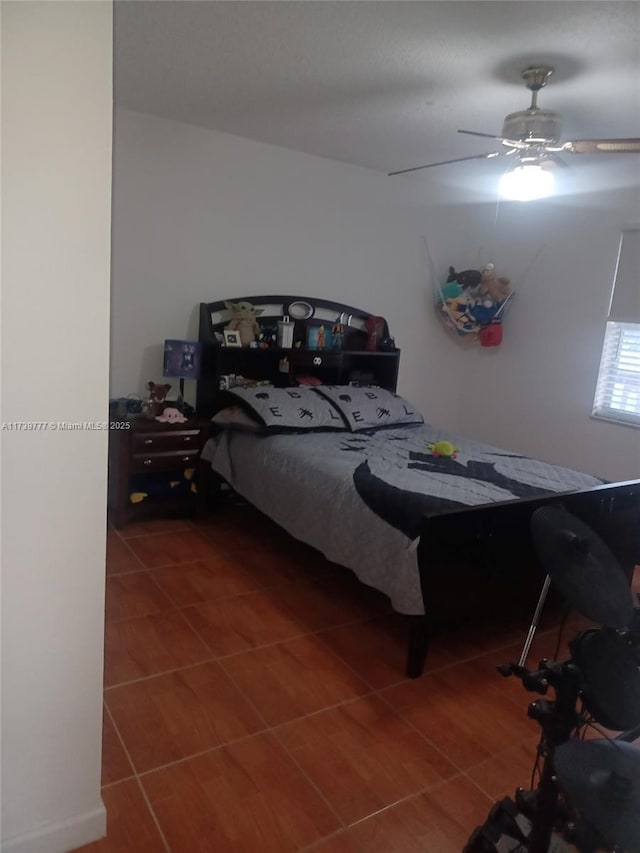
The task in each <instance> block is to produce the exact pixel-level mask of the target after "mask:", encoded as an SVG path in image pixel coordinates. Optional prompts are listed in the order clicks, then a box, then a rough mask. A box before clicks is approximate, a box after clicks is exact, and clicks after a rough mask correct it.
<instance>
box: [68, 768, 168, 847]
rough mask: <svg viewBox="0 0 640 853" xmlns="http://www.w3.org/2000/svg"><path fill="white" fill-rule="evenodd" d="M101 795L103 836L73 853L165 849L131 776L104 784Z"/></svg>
mask: <svg viewBox="0 0 640 853" xmlns="http://www.w3.org/2000/svg"><path fill="white" fill-rule="evenodd" d="M102 799H103V802H104V805H105V808H106V810H107V836H106V838H103V839H101V840H100V841H94V842H93V844H87V845H85V846H84V847H80V848H78V849H77V850H76V851H75V853H166V847H165V845H164V842H163V841H162V838H161V836H160V833H159V832H158V827H157V826H156V824H155V822H154V820H153V817H152V816H151V814H150V812H149V808H148V806H147V804H146V802H145V799H144V796H143V795H142V791H141V790H140V787H139V785H138V783H137V781H136V780H135V779H128V780H126V781H124V782H118V783H117V784H115V785H111V786H109V787H108V788H104V789H103V791H102Z"/></svg>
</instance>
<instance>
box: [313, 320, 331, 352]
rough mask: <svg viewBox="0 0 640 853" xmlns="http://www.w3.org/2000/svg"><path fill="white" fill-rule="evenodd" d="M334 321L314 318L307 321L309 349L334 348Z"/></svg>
mask: <svg viewBox="0 0 640 853" xmlns="http://www.w3.org/2000/svg"><path fill="white" fill-rule="evenodd" d="M332 326H333V323H331V321H330V320H325V321H322V320H312V321H308V322H307V349H310V350H323V351H324V350H330V349H332V340H333V336H332V332H331V328H332Z"/></svg>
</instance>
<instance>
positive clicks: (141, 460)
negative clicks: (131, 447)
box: [131, 448, 198, 471]
mask: <svg viewBox="0 0 640 853" xmlns="http://www.w3.org/2000/svg"><path fill="white" fill-rule="evenodd" d="M197 460H198V448H194V450H193V451H171V452H166V453H155V452H154V453H149V454H144V453H134V454H133V458H132V460H131V471H176V470H179V469H180V468H189V467H190V466H194V465H195V464H196V462H197Z"/></svg>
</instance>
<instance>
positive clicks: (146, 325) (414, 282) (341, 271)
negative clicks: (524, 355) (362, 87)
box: [111, 110, 458, 424]
mask: <svg viewBox="0 0 640 853" xmlns="http://www.w3.org/2000/svg"><path fill="white" fill-rule="evenodd" d="M113 224H114V231H113V302H112V311H113V322H112V346H111V393H112V395H113V396H119V395H126V394H128V393H137V394H141V393H143V391H144V387H145V384H146V382H147V381H148V380H150V379H153V380H154V381H157V380H159V379H160V378H161V370H162V342H163V340H164V338H171V337H173V338H176V337H177V338H179V337H182V336H185V335H186V336H188V337H192V336H195V337H196V338H197V332H198V329H197V309H198V304H199V303H200V302H211V301H214V300H216V299H223V298H229V297H239V296H243V295H244V296H250V295H253V294H267V293H282V294H295V295H303V296H304V295H309V296H317V297H325V298H328V299H335V300H337V301H339V302H345V303H347V304H350V305H354V306H356V307H359V308H363V309H364V310H367V311H370V312H372V313H374V314H381V315H382V316H384V317H386V318H387V321H388V323H389V326H390V329H391V333H392V334H393V335H394V336H395V338H396V342H397V345H398V346H400V347H401V348H402V350H403V352H402V357H401V362H400V363H401V366H400V380H399V387H400V390H401V392H402V393H404V394H405V395H406V396H407V397H408V398H410V399H411V400H412V401H413V402H415V403H416V404H417V405H419V406H421V408H423V410H424V411H425V413H427V414H428V417H429V419H430V420H432V421H433V422H435V423H444V424H446V423H449V422H450V421H451V417H452V415H453V412H454V407H455V405H456V402H457V388H456V387H455V386H452V385H450V384H449V383H447V382H444V383H443V382H442V381H441V377H440V376H439V375H438V371H437V370H436V369H435V366H436V365H438V364H439V363H440V361H441V358H442V343H443V338H444V333H443V331H442V329H441V328H440V326H439V325H438V324H437V322H436V320H435V317H434V315H433V312H432V311H431V310H430V304H429V300H430V293H429V289H428V288H427V287H426V286H425V279H426V276H427V274H428V271H427V270H426V269H425V266H424V263H423V253H422V243H421V239H420V237H421V227H422V225H421V223H420V221H419V219H418V218H416V216H415V214H414V213H413V212H412V211H411V210H410V209H409V207H408V206H407V205H406V204H405V203H404V202H403V196H402V195H401V194H398V192H397V186H394V184H393V183H392V182H391V181H390V179H388V178H386V176H384V175H381V174H379V173H377V172H373V171H370V170H368V169H362V168H358V167H354V166H348V165H345V164H342V163H337V162H334V161H331V160H324V159H321V158H319V157H312V156H309V155H306V154H300V153H297V152H293V151H288V150H285V149H283V148H278V147H275V146H271V145H264V144H261V143H258V142H252V141H250V140H246V139H240V138H238V137H234V136H229V135H227V134H222V133H216V132H213V131H210V130H204V129H202V128H197V127H192V126H188V125H184V124H180V123H177V122H170V121H165V120H162V119H158V118H154V117H151V116H146V115H141V114H138V113H134V112H130V111H124V110H118V111H117V112H116V116H115V135H114V208H113ZM457 357H458V354H457V352H455V351H454V352H453V353H452V354H451V359H452V360H453V361H455V360H456V358H457ZM187 385H189V383H187Z"/></svg>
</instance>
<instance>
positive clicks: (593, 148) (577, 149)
mask: <svg viewBox="0 0 640 853" xmlns="http://www.w3.org/2000/svg"><path fill="white" fill-rule="evenodd" d="M562 150H563V151H569V152H570V153H571V154H640V139H576V140H575V141H574V142H565V143H564V145H563V146H562Z"/></svg>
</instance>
